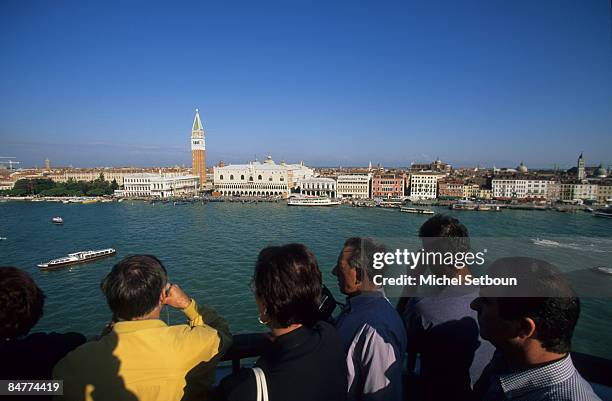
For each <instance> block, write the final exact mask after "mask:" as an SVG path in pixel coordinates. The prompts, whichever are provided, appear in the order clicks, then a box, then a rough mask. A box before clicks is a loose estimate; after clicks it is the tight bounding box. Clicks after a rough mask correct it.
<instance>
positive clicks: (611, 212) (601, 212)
mask: <svg viewBox="0 0 612 401" xmlns="http://www.w3.org/2000/svg"><path fill="white" fill-rule="evenodd" d="M593 216H595V217H604V218H608V219H611V218H612V208H609V207H607V208H605V209H597V210H594V211H593Z"/></svg>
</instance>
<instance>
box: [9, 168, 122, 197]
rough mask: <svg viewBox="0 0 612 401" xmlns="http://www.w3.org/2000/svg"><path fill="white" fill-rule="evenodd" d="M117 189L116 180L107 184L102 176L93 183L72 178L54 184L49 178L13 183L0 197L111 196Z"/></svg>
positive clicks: (27, 179) (22, 180) (26, 179)
mask: <svg viewBox="0 0 612 401" xmlns="http://www.w3.org/2000/svg"><path fill="white" fill-rule="evenodd" d="M115 189H119V184H117V180H113V181H112V182H108V181H106V180H105V179H104V174H103V173H100V176H99V177H98V178H97V179H95V180H93V181H75V180H73V179H72V178H70V179H68V181H66V182H55V181H53V180H51V179H49V178H33V179H30V178H25V179H21V180H18V181H17V182H15V186H14V187H13V189H8V190H4V191H0V195H9V196H26V195H41V196H102V195H112V194H113V192H114V191H115Z"/></svg>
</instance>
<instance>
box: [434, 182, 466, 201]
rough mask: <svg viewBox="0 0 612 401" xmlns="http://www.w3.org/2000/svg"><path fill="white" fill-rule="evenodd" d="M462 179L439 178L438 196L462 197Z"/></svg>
mask: <svg viewBox="0 0 612 401" xmlns="http://www.w3.org/2000/svg"><path fill="white" fill-rule="evenodd" d="M463 185H464V184H463V181H462V180H440V181H439V182H438V198H440V199H459V198H462V197H463Z"/></svg>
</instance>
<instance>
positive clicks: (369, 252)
mask: <svg viewBox="0 0 612 401" xmlns="http://www.w3.org/2000/svg"><path fill="white" fill-rule="evenodd" d="M378 252H385V248H384V246H382V245H380V244H377V243H376V242H374V241H373V240H372V239H370V238H357V237H354V238H349V239H348V240H346V242H345V243H344V247H343V248H342V251H341V252H340V255H339V256H338V262H337V264H336V266H335V267H334V269H333V271H332V274H333V275H334V276H336V278H337V279H338V286H339V288H340V291H341V292H342V293H343V294H345V295H346V296H347V304H346V307H345V308H344V310H343V311H342V313H341V314H340V316H338V319H337V320H336V323H335V326H336V329H337V331H338V335H339V336H340V340H341V341H342V343H343V346H344V351H345V353H346V361H347V365H348V400H349V401H350V400H368V401H369V400H398V401H399V400H401V399H403V398H402V397H403V394H402V359H403V355H404V352H405V351H406V331H405V329H404V325H403V323H402V320H401V318H400V316H399V314H398V313H397V312H396V311H395V309H394V308H393V306H392V305H391V304H390V303H389V301H388V300H387V298H386V297H385V294H384V292H383V289H382V287H380V286H377V285H375V284H374V282H373V277H374V275H375V274H377V273H375V270H374V268H373V266H372V262H373V259H374V254H375V253H378Z"/></svg>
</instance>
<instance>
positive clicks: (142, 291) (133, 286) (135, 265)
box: [102, 255, 168, 320]
mask: <svg viewBox="0 0 612 401" xmlns="http://www.w3.org/2000/svg"><path fill="white" fill-rule="evenodd" d="M167 283H168V278H167V274H166V268H165V267H164V266H163V265H162V263H161V262H160V261H159V259H157V258H156V257H155V256H152V255H134V256H128V257H126V258H125V259H123V260H122V261H120V262H119V263H117V264H116V265H115V266H113V269H112V270H111V272H110V273H109V274H108V275H107V276H106V277H105V278H104V280H102V292H103V293H104V295H105V296H106V302H107V303H108V306H109V308H110V309H111V311H112V312H113V316H114V317H115V318H116V319H120V320H133V319H137V318H140V317H143V316H146V315H148V314H150V313H152V312H154V311H156V310H157V311H159V309H161V306H162V305H163V302H164V296H165V291H164V290H165V288H166V286H167Z"/></svg>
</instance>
